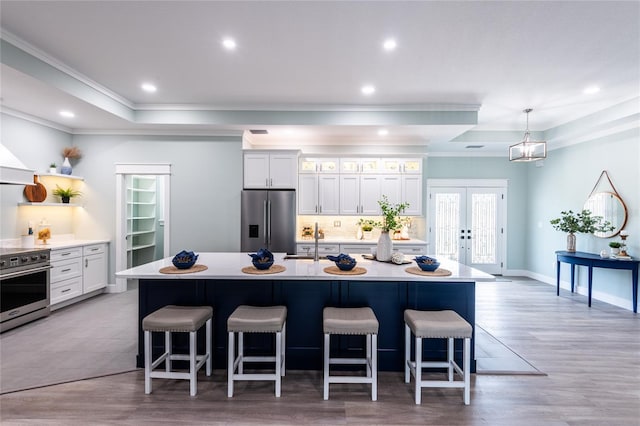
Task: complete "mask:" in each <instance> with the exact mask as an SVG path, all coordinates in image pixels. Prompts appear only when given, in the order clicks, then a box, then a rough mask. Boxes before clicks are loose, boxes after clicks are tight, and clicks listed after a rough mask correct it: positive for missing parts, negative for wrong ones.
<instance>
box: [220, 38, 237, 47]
mask: <svg viewBox="0 0 640 426" xmlns="http://www.w3.org/2000/svg"><path fill="white" fill-rule="evenodd" d="M222 45H223V46H224V48H225V49H227V50H235V49H236V41H235V40H234V39H232V38H228V37H227V38H225V39H224V40H222Z"/></svg>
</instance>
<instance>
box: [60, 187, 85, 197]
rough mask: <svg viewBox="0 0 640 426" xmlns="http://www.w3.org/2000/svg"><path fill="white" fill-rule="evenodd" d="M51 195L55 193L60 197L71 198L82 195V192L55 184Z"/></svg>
mask: <svg viewBox="0 0 640 426" xmlns="http://www.w3.org/2000/svg"><path fill="white" fill-rule="evenodd" d="M53 195H57V196H58V197H60V198H73V197H78V196H80V195H82V192H80V191H78V190H76V189H73V188H60V186H58V185H56V189H54V190H53Z"/></svg>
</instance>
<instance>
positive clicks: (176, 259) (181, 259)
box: [171, 250, 198, 269]
mask: <svg viewBox="0 0 640 426" xmlns="http://www.w3.org/2000/svg"><path fill="white" fill-rule="evenodd" d="M196 260H198V255H197V254H195V253H193V252H192V251H186V250H182V251H181V252H180V253H178V254H176V255H175V256H173V259H171V263H173V266H175V267H176V268H178V269H189V268H191V267H192V266H193V265H195V263H196Z"/></svg>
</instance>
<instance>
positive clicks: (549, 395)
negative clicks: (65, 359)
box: [0, 279, 640, 426]
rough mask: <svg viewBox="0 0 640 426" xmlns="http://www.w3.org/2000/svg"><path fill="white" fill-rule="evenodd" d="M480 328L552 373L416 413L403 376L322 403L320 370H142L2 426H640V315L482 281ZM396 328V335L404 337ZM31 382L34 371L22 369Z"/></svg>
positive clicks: (450, 393)
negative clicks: (374, 389)
mask: <svg viewBox="0 0 640 426" xmlns="http://www.w3.org/2000/svg"><path fill="white" fill-rule="evenodd" d="M477 321H478V323H479V325H481V326H482V327H483V328H484V329H485V330H486V331H487V332H488V333H491V335H493V336H495V337H496V338H498V339H500V341H501V342H503V343H504V344H506V345H507V346H509V347H510V348H511V349H513V350H514V351H515V352H517V353H518V354H519V355H521V356H522V357H523V358H525V359H526V360H527V361H528V362H529V363H531V364H532V365H534V366H535V367H536V368H537V369H538V370H540V371H541V372H544V373H546V375H473V376H472V388H471V404H470V405H469V406H464V405H463V404H462V396H461V391H460V390H455V389H425V390H423V394H422V401H423V402H422V405H420V406H416V405H415V404H414V402H413V394H412V389H411V387H410V386H408V385H406V384H404V382H403V377H402V375H401V374H400V373H381V374H380V379H379V387H378V401H377V402H371V400H370V394H369V391H368V387H366V386H365V385H359V384H351V385H338V384H336V385H332V387H331V393H330V400H329V401H323V399H322V379H321V375H320V373H319V372H300V371H288V372H287V375H286V377H285V378H284V381H283V386H282V397H281V398H278V399H276V398H275V397H274V395H273V385H271V384H267V383H260V382H249V383H240V384H238V385H236V392H235V396H234V397H233V398H231V399H228V398H227V396H226V372H225V371H223V370H216V371H215V373H214V375H213V376H212V377H206V376H204V373H203V372H201V373H200V376H199V385H198V395H197V396H196V397H194V398H192V397H189V389H188V382H187V381H169V380H154V392H153V394H151V395H145V394H144V382H143V373H142V371H135V372H130V373H123V374H116V375H112V376H107V377H102V378H97V379H90V380H81V381H76V382H71V383H66V384H61V385H54V386H47V387H43V388H39V389H32V390H27V391H21V392H14V393H8V394H5V395H2V396H1V397H0V421H1V423H2V425H3V426H5V425H15V424H37V425H45V424H46V425H49V424H61V425H62V424H64V425H73V424H79V425H80V424H82V425H85V424H105V425H107V424H109V425H144V424H156V425H157V424H172V425H173V424H327V425H338V424H387V425H397V424H403V425H404V424H430V425H580V426H585V425H635V426H637V425H640V317H639V316H638V315H637V314H633V313H632V312H631V311H628V310H624V309H620V308H617V307H614V306H611V305H607V304H604V303H601V302H597V301H594V303H593V306H592V307H591V308H588V307H587V305H586V298H585V297H583V296H579V295H572V294H569V293H567V292H563V293H561V296H560V297H556V295H555V287H553V286H549V285H546V284H542V283H539V282H537V281H533V280H527V279H514V280H513V281H512V282H495V283H481V284H478V287H477ZM399 332H400V331H399ZM25 374H29V372H28V371H25Z"/></svg>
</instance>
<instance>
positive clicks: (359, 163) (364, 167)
mask: <svg viewBox="0 0 640 426" xmlns="http://www.w3.org/2000/svg"><path fill="white" fill-rule="evenodd" d="M340 173H380V159H378V158H341V159H340Z"/></svg>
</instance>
